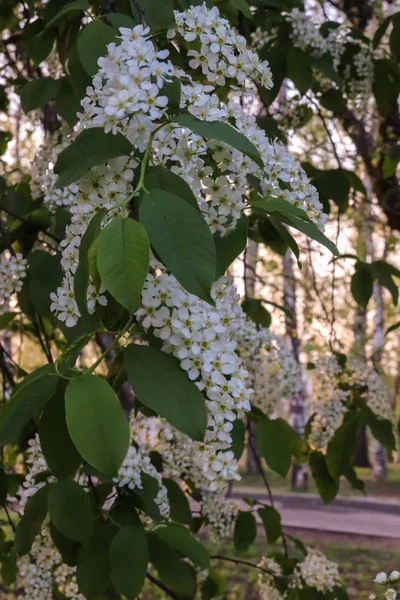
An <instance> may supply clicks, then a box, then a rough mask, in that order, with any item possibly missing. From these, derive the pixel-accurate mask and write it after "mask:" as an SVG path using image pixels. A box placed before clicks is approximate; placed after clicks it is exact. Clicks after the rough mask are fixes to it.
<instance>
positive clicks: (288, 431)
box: [256, 417, 298, 477]
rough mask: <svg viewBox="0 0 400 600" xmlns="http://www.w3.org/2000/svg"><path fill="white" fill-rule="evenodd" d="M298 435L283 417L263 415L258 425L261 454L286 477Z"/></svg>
mask: <svg viewBox="0 0 400 600" xmlns="http://www.w3.org/2000/svg"><path fill="white" fill-rule="evenodd" d="M297 438H298V435H297V434H296V433H295V431H294V430H293V429H292V427H291V426H290V425H289V423H287V421H284V420H283V419H269V418H268V417H263V418H262V419H260V420H259V421H258V422H257V425H256V440H257V447H258V450H259V452H260V454H261V455H262V456H263V458H264V459H265V460H266V462H267V464H268V466H269V467H270V468H271V469H272V470H273V471H276V472H277V473H279V475H281V476H282V477H286V475H287V474H288V472H289V469H290V465H291V464H292V449H293V445H294V443H295V441H296V440H297Z"/></svg>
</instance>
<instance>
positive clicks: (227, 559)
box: [210, 554, 275, 576]
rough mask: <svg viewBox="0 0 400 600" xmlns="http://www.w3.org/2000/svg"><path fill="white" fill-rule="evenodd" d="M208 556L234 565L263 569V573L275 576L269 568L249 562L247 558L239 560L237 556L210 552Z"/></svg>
mask: <svg viewBox="0 0 400 600" xmlns="http://www.w3.org/2000/svg"><path fill="white" fill-rule="evenodd" d="M210 558H212V559H216V560H225V561H226V562H231V563H235V565H246V566H247V567H252V568H253V569H258V570H259V571H263V572H264V573H267V575H272V576H275V573H274V572H273V571H271V570H270V569H265V568H264V567H261V566H260V565H255V564H254V563H252V562H249V561H247V560H240V559H239V558H229V557H228V556H222V555H221V554H212V555H211V556H210Z"/></svg>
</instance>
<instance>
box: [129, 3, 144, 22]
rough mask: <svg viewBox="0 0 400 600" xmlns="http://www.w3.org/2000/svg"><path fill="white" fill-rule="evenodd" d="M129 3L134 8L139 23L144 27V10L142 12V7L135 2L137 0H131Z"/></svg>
mask: <svg viewBox="0 0 400 600" xmlns="http://www.w3.org/2000/svg"><path fill="white" fill-rule="evenodd" d="M131 5H133V6H134V7H135V8H136V11H137V14H138V17H139V23H140V25H143V27H146V21H145V19H144V12H143V10H142V7H141V6H140V4H139V2H137V0H131Z"/></svg>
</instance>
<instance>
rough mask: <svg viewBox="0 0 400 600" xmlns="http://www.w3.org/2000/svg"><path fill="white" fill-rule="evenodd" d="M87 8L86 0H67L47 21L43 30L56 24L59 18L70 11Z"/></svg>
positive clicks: (88, 7)
mask: <svg viewBox="0 0 400 600" xmlns="http://www.w3.org/2000/svg"><path fill="white" fill-rule="evenodd" d="M89 9H90V6H89V3H88V1H87V0H75V1H74V2H67V4H65V5H64V6H63V7H62V9H61V10H60V11H59V12H58V13H57V14H56V15H55V16H54V17H53V18H52V19H51V20H50V21H48V22H47V24H46V27H45V30H46V29H49V28H50V27H53V25H56V23H58V21H59V20H60V19H62V18H63V17H64V16H65V15H67V14H68V13H70V12H74V11H77V10H89Z"/></svg>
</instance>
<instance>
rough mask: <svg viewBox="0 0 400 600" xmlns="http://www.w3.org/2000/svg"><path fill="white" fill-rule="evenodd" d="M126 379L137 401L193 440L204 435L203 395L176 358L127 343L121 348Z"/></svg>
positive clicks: (154, 349)
mask: <svg viewBox="0 0 400 600" xmlns="http://www.w3.org/2000/svg"><path fill="white" fill-rule="evenodd" d="M124 364H125V368H126V372H127V374H128V381H129V383H130V385H131V386H132V389H133V391H134V392H135V395H136V396H137V397H138V399H139V400H140V402H141V403H142V404H144V405H145V406H147V407H148V408H151V409H152V410H154V411H156V412H157V413H158V414H159V415H160V416H161V417H164V418H165V419H167V421H168V422H169V423H171V425H172V426H173V427H176V428H177V429H179V431H182V432H183V433H186V435H188V436H189V437H191V438H192V439H194V440H199V441H202V440H203V438H204V434H205V430H206V424H207V416H206V407H205V400H204V396H203V395H202V394H201V392H200V391H199V389H198V388H197V386H196V385H195V383H194V382H193V381H190V379H189V378H188V376H187V374H186V372H185V371H184V370H183V369H182V368H181V366H180V363H179V360H178V359H177V358H175V357H174V356H171V355H170V354H166V353H165V352H162V351H161V350H157V349H156V348H153V347H151V346H141V345H136V344H131V345H130V346H128V347H127V348H126V349H125V350H124Z"/></svg>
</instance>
